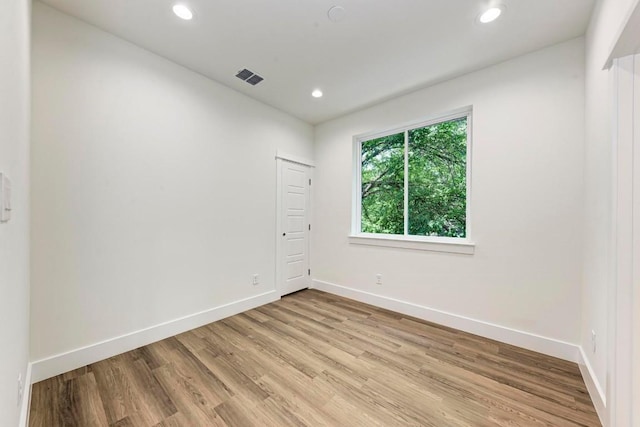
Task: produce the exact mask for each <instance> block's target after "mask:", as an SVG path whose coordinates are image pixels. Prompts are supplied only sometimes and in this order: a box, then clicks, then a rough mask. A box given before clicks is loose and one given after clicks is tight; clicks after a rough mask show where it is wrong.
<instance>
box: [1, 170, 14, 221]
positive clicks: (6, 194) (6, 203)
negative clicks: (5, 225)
mask: <svg viewBox="0 0 640 427" xmlns="http://www.w3.org/2000/svg"><path fill="white" fill-rule="evenodd" d="M10 219H11V181H10V180H9V178H8V177H7V175H6V174H3V173H0V222H7V221H9V220H10Z"/></svg>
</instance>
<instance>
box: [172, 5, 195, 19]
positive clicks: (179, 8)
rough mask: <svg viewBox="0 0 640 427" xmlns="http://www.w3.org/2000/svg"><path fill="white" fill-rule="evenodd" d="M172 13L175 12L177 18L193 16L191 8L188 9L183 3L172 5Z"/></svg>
mask: <svg viewBox="0 0 640 427" xmlns="http://www.w3.org/2000/svg"><path fill="white" fill-rule="evenodd" d="M173 13H175V14H176V16H178V18H182V19H185V20H187V21H188V20H190V19H191V18H193V12H191V9H189V8H188V7H187V6H185V5H183V4H176V5H174V6H173Z"/></svg>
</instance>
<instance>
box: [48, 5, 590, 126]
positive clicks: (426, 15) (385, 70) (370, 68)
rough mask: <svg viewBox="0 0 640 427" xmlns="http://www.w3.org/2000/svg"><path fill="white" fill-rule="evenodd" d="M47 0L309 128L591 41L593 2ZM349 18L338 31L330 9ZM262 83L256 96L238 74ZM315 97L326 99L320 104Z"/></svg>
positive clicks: (342, 22) (337, 25)
mask: <svg viewBox="0 0 640 427" xmlns="http://www.w3.org/2000/svg"><path fill="white" fill-rule="evenodd" d="M176 1H180V0H175V1H174V0H44V2H45V3H47V4H49V5H50V6H53V7H55V8H57V9H59V10H61V11H63V12H66V13H68V14H70V15H73V16H76V17H78V18H80V19H82V20H84V21H86V22H89V23H91V24H94V25H96V26H98V27H100V28H102V29H104V30H106V31H109V32H111V33H113V34H115V35H117V36H120V37H122V38H123V39H126V40H128V41H130V42H133V43H135V44H137V45H139V46H141V47H143V48H145V49H148V50H150V51H152V52H155V53H157V54H159V55H162V56H164V57H166V58H169V59H171V60H173V61H175V62H177V63H179V64H182V65H184V66H186V67H188V68H190V69H192V70H195V71H197V72H199V73H201V74H203V75H205V76H207V77H210V78H212V79H214V80H216V81H218V82H220V83H222V84H224V85H226V86H229V87H231V88H233V89H236V90H238V91H239V92H242V93H245V94H247V95H249V96H251V97H253V98H255V99H258V100H260V101H263V102H265V103H267V104H270V105H272V106H274V107H277V108H279V109H281V110H283V111H285V112H288V113H290V114H292V115H294V116H297V117H299V118H301V119H303V120H305V121H307V122H309V123H312V124H316V123H320V122H322V121H325V120H328V119H331V118H334V117H337V116H340V115H342V114H344V113H347V112H350V111H354V110H357V109H359V108H362V107H365V106H368V105H371V104H374V103H376V102H379V101H381V100H383V99H388V98H390V97H393V96H396V95H399V94H402V93H406V92H408V91H411V90H413V89H416V88H419V87H424V86H428V85H430V84H433V83H435V82H439V81H443V80H446V79H449V78H451V77H454V76H457V75H460V74H463V73H466V72H469V71H472V70H476V69H479V68H482V67H485V66H487V65H490V64H494V63H497V62H500V61H503V60H506V59H508V58H512V57H514V56H517V55H520V54H523V53H526V52H530V51H533V50H536V49H539V48H542V47H544V46H548V45H551V44H554V43H558V42H561V41H564V40H568V39H571V38H574V37H577V36H580V35H582V34H584V31H585V28H586V26H587V22H588V19H589V15H590V13H591V9H592V7H593V0H503V1H502V2H501V3H502V4H503V5H505V6H506V12H505V13H504V14H503V16H502V17H500V18H499V19H498V20H497V21H495V22H493V23H490V24H479V23H477V16H478V15H479V13H480V12H481V11H483V10H485V9H486V8H487V7H488V5H489V2H490V1H492V0H183V1H180V2H181V3H183V4H186V5H188V6H189V7H191V8H192V10H193V11H194V15H195V16H194V19H193V20H191V21H183V20H180V19H178V18H177V17H176V16H175V15H174V14H173V12H172V10H171V8H172V6H173V4H174V3H175V2H176ZM334 5H339V6H342V7H344V9H345V11H346V15H345V16H344V19H343V20H342V21H341V22H337V23H334V22H331V21H330V20H329V19H328V16H327V11H328V10H329V9H330V8H331V6H334ZM242 68H248V69H250V70H252V71H254V72H256V73H258V74H260V75H261V76H263V77H264V78H265V80H264V81H263V82H262V83H260V84H259V85H257V86H251V85H249V84H247V83H245V82H243V81H241V80H239V79H238V78H236V77H235V74H236V73H237V72H238V71H239V70H240V69H242ZM314 88H321V89H322V90H323V91H324V94H325V96H324V97H323V98H321V99H314V98H312V97H311V91H312V90H313V89H314Z"/></svg>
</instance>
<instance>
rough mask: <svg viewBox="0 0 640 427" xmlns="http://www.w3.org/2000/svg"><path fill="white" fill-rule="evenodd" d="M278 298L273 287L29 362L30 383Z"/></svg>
mask: <svg viewBox="0 0 640 427" xmlns="http://www.w3.org/2000/svg"><path fill="white" fill-rule="evenodd" d="M279 299H280V295H279V294H278V293H277V292H276V291H275V290H274V291H270V292H266V293H263V294H260V295H255V296H252V297H249V298H245V299H242V300H238V301H234V302H231V303H228V304H224V305H221V306H218V307H214V308H210V309H208V310H204V311H201V312H199V313H195V314H190V315H188V316H184V317H181V318H179V319H175V320H171V321H168V322H165V323H161V324H159V325H155V326H151V327H149V328H145V329H142V330H139V331H135V332H131V333H128V334H125V335H121V336H119V337H115V338H111V339H108V340H105V341H102V342H99V343H95V344H91V345H89V346H86V347H82V348H78V349H75V350H72V351H68V352H66V353H61V354H57V355H55V356H51V357H47V358H45V359H41V360H37V361H35V362H32V370H31V383H32V384H33V383H37V382H39V381H42V380H45V379H47V378H51V377H54V376H56V375H60V374H62V373H65V372H68V371H71V370H74V369H77V368H81V367H83V366H86V365H88V364H90V363H95V362H98V361H100V360H104V359H108V358H109V357H112V356H115V355H118V354H121V353H124V352H127V351H130V350H133V349H136V348H138V347H141V346H144V345H147V344H151V343H153V342H156V341H160V340H163V339H165V338H168V337H171V336H174V335H177V334H180V333H182V332H185V331H189V330H191V329H194V328H198V327H200V326H203V325H206V324H208V323H211V322H215V321H217V320H220V319H224V318H225V317H229V316H233V315H234V314H238V313H242V312H243V311H247V310H251V309H252V308H256V307H259V306H261V305H264V304H268V303H270V302H273V301H277V300H279Z"/></svg>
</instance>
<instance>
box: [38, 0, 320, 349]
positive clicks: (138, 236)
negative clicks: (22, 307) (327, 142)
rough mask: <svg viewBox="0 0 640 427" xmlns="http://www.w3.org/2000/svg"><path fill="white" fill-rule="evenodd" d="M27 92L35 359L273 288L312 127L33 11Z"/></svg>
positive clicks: (56, 16) (53, 14)
mask: <svg viewBox="0 0 640 427" xmlns="http://www.w3.org/2000/svg"><path fill="white" fill-rule="evenodd" d="M210 54H211V55H215V53H214V52H210ZM256 90H260V88H259V87H256ZM33 91H34V98H33V122H34V127H33V147H32V162H33V169H32V170H33V174H32V185H33V186H32V192H33V193H32V194H33V197H32V200H33V222H32V235H33V239H32V247H33V251H32V273H33V274H32V276H33V277H32V280H33V285H32V306H31V308H32V328H31V334H32V339H31V345H32V358H33V359H34V360H38V359H41V358H45V357H48V356H51V355H54V354H57V353H61V352H65V351H70V350H74V349H77V348H79V347H82V346H86V345H91V344H95V343H97V342H99V341H102V340H106V339H110V338H113V337H116V336H119V335H121V334H126V333H130V332H133V331H136V330H139V329H141V328H145V327H150V326H153V325H157V324H159V323H161V322H165V321H170V320H172V319H176V318H178V317H181V316H186V315H190V314H193V313H196V312H199V311H201V310H206V309H209V308H212V307H216V306H219V305H222V304H225V303H230V302H234V301H237V300H239V299H243V298H247V297H250V296H252V295H257V294H259V293H263V292H265V291H269V290H274V289H275V283H274V275H275V270H274V269H275V267H274V266H275V262H274V249H275V232H276V230H275V223H276V217H275V211H276V188H275V182H276V161H275V153H276V150H277V149H282V150H283V151H286V152H289V153H291V154H296V155H299V156H303V157H311V156H312V151H313V148H312V138H313V130H312V128H311V126H309V125H307V124H305V123H303V122H301V121H299V120H297V119H294V118H292V117H291V116H288V115H286V114H284V113H282V112H280V111H277V110H275V109H273V108H271V107H267V106H265V105H263V104H261V103H259V102H256V101H254V100H252V99H250V98H248V97H246V96H244V95H241V94H239V93H237V92H235V91H232V90H230V89H228V88H226V87H224V86H221V85H219V84H216V83H214V82H212V81H211V80H208V79H206V78H204V77H202V76H200V75H198V74H195V73H193V72H191V71H189V70H187V69H185V68H182V67H180V66H178V65H176V64H174V63H172V62H169V61H167V60H165V59H163V58H160V57H158V56H156V55H154V54H151V53H149V52H147V51H145V50H143V49H140V48H138V47H136V46H134V45H132V44H130V43H127V42H125V41H123V40H121V39H118V38H116V37H114V36H112V35H109V34H107V33H105V32H102V31H100V30H98V29H96V28H94V27H91V26H89V25H86V24H84V23H82V22H80V21H78V20H76V19H74V18H71V17H69V16H67V15H64V14H61V13H59V12H57V11H55V10H53V9H51V8H49V7H48V6H45V5H43V4H41V3H36V4H35V7H34V40H33ZM253 273H258V274H260V277H261V284H260V285H259V286H257V287H254V286H252V284H251V276H252V274H253Z"/></svg>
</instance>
